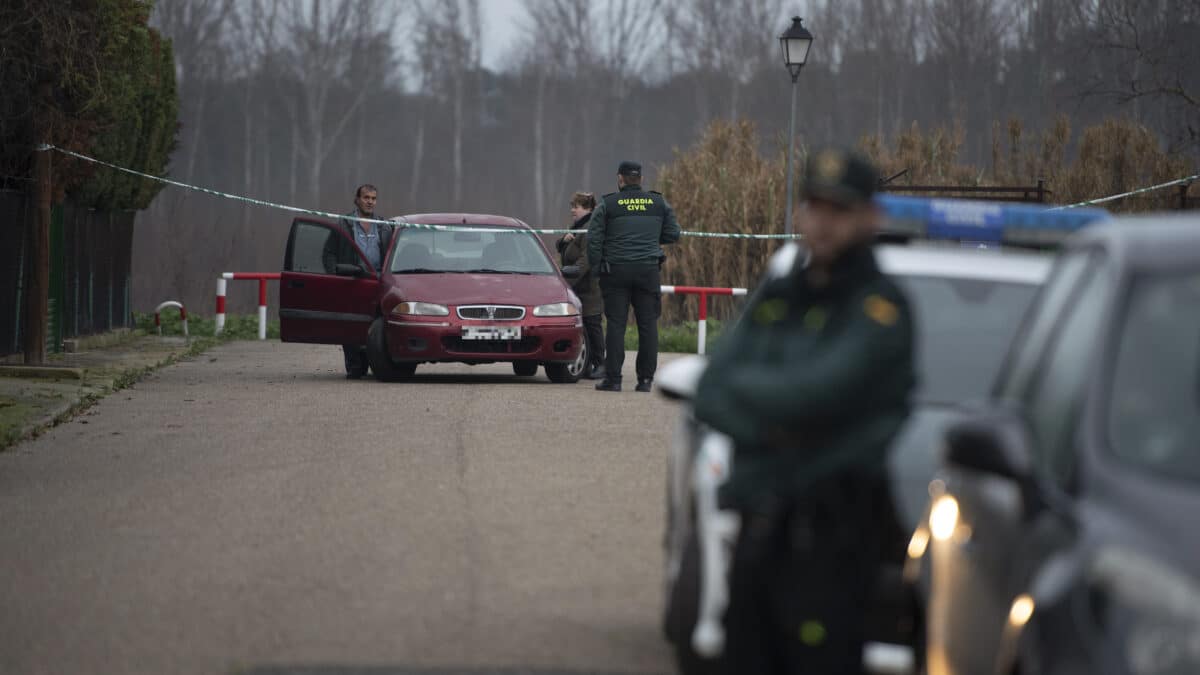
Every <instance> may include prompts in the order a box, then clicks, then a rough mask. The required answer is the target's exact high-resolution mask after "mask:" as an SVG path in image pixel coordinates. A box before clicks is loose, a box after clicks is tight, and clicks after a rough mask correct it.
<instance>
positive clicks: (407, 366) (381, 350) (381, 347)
mask: <svg viewBox="0 0 1200 675" xmlns="http://www.w3.org/2000/svg"><path fill="white" fill-rule="evenodd" d="M367 363H369V364H371V370H372V372H374V373H375V378H376V379H378V380H379V381H380V382H397V381H399V380H403V379H405V378H409V377H412V376H413V373H415V372H416V371H417V364H415V363H396V362H395V361H393V360H392V357H391V355H390V354H388V349H387V331H386V330H385V326H384V322H383V317H382V316H377V317H375V320H374V321H372V322H371V327H370V329H368V330H367Z"/></svg>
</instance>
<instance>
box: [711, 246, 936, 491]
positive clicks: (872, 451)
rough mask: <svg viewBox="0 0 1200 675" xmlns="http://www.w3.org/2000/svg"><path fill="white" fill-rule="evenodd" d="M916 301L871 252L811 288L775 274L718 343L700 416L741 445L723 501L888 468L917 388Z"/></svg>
mask: <svg viewBox="0 0 1200 675" xmlns="http://www.w3.org/2000/svg"><path fill="white" fill-rule="evenodd" d="M912 332H913V327H912V318H911V313H910V311H909V305H908V302H907V301H906V299H905V298H904V296H903V295H902V294H901V292H900V290H899V289H898V288H897V287H896V285H895V284H893V283H892V282H891V280H889V279H888V278H887V277H885V276H883V274H882V273H881V272H880V271H879V268H878V267H877V266H876V264H875V256H874V254H873V253H872V252H871V250H870V248H868V247H865V246H864V247H861V248H859V249H855V250H852V251H850V252H848V253H847V254H846V255H845V256H843V258H842V260H841V261H840V262H839V263H837V264H836V265H835V267H834V269H833V270H832V271H831V274H830V278H829V283H828V284H826V285H825V286H823V287H819V288H818V287H815V286H813V285H812V284H810V283H809V281H808V280H807V278H806V276H805V274H804V271H803V270H802V269H800V265H796V266H795V268H794V269H793V270H792V271H791V273H789V274H788V275H786V276H784V277H782V278H776V279H769V280H768V281H766V282H765V283H764V285H763V287H762V288H761V289H760V290H759V292H758V293H757V295H756V296H755V298H754V300H753V304H752V305H750V306H748V307H747V308H746V310H745V313H744V315H743V316H742V318H741V320H740V321H739V322H738V323H737V324H736V325H735V326H734V328H733V329H732V330H731V331H730V333H728V334H727V335H724V336H722V339H721V340H720V341H719V343H718V344H717V345H716V349H715V350H714V352H713V354H712V357H711V358H710V360H709V364H708V367H707V369H706V370H705V372H704V375H703V377H702V378H701V380H700V384H699V386H698V388H697V391H696V399H695V414H696V417H697V419H699V420H700V421H702V422H704V423H706V424H708V425H709V426H711V427H712V428H714V429H716V430H718V431H721V432H723V433H725V434H728V435H729V436H730V437H732V439H733V441H734V447H735V453H734V459H733V469H732V472H731V475H730V478H729V480H728V482H726V483H725V485H724V486H723V487H722V491H721V500H722V502H723V503H726V504H729V505H732V506H735V507H740V508H754V506H755V504H756V503H758V500H760V499H765V500H768V501H778V500H780V499H786V498H787V497H789V496H793V495H798V494H800V493H802V492H803V491H804V490H805V489H806V488H807V487H808V486H810V485H812V484H813V483H814V482H816V481H818V480H820V479H822V478H824V477H827V476H829V475H831V474H835V473H838V472H840V471H843V470H846V469H851V468H859V469H877V470H879V471H880V472H882V471H883V470H884V467H885V460H886V454H887V448H888V444H889V443H890V441H891V439H892V437H893V436H894V435H895V434H896V432H897V431H898V430H899V428H900V425H901V424H902V423H903V422H904V420H905V418H906V417H907V416H908V412H909V395H910V393H911V392H912V390H913V387H914V386H915V384H916V375H915V373H914V368H913V335H912Z"/></svg>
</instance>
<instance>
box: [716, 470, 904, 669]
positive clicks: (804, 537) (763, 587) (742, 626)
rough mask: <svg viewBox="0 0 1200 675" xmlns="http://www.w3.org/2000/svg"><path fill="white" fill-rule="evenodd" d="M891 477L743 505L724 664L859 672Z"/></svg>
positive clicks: (853, 478)
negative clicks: (748, 506) (786, 500)
mask: <svg viewBox="0 0 1200 675" xmlns="http://www.w3.org/2000/svg"><path fill="white" fill-rule="evenodd" d="M881 482H882V478H881V477H880V478H876V477H873V476H872V477H864V476H862V475H856V474H844V475H842V476H839V477H836V478H833V479H829V480H826V481H823V482H822V483H821V485H819V486H818V487H816V488H815V489H814V490H812V491H810V492H811V493H810V494H808V495H805V496H804V497H802V498H798V499H794V500H793V501H792V502H791V503H788V504H782V503H776V504H768V505H764V506H763V507H762V508H760V509H754V510H744V511H743V512H742V513H741V516H742V527H741V530H740V532H739V535H738V541H737V544H736V547H735V548H734V554H733V566H732V568H731V570H730V575H729V592H730V595H729V606H728V608H727V609H726V612H725V631H726V643H725V651H724V654H723V656H722V672H725V673H729V674H731V675H732V674H733V673H738V674H740V675H759V674H766V673H780V674H782V673H787V674H789V675H792V674H805V673H813V674H814V675H817V674H820V675H847V674H852V675H858V674H859V673H862V672H863V670H862V647H863V641H864V627H865V624H866V620H867V612H868V610H869V603H870V600H871V597H872V591H873V589H874V585H875V580H876V578H877V575H878V569H879V564H880V560H881V555H882V550H883V544H884V536H885V534H888V533H889V532H888V531H887V529H886V528H885V527H884V526H882V525H881V523H880V521H879V517H880V514H881V513H884V512H885V511H886V512H887V513H889V514H890V506H889V505H884V504H881V503H880V501H881V499H887V500H890V497H889V496H888V491H887V486H886V482H882V486H881Z"/></svg>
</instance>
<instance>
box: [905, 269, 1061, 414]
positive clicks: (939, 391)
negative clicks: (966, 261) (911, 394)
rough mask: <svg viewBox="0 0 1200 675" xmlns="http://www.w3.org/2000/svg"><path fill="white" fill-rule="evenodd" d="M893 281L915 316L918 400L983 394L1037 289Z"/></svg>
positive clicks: (949, 401)
mask: <svg viewBox="0 0 1200 675" xmlns="http://www.w3.org/2000/svg"><path fill="white" fill-rule="evenodd" d="M895 279H896V280H897V281H898V282H899V283H900V285H901V286H902V287H903V289H904V290H905V291H906V293H907V295H908V298H909V301H910V302H911V303H912V305H913V313H914V315H915V319H916V326H915V331H916V338H917V368H918V377H919V378H920V382H919V384H918V390H917V397H918V399H919V400H921V401H924V402H927V403H936V404H952V403H960V402H963V401H969V400H972V399H976V400H978V399H982V398H984V397H985V396H986V395H987V393H988V390H989V389H990V387H991V385H992V382H993V381H994V380H995V379H996V375H997V372H998V371H999V369H1000V364H1001V362H1002V361H1003V359H1004V355H1005V352H1007V351H1008V345H1009V343H1010V342H1011V341H1012V338H1013V336H1014V335H1015V334H1016V331H1017V328H1018V326H1019V324H1020V322H1021V317H1022V316H1023V315H1024V314H1025V310H1026V309H1028V308H1029V305H1030V303H1031V302H1032V301H1033V297H1034V295H1035V294H1036V293H1037V287H1036V286H1034V285H1033V284H1027V283H1015V282H997V281H988V280H979V279H955V278H946V277H922V276H907V275H906V276H897V277H895Z"/></svg>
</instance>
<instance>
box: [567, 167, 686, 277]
mask: <svg viewBox="0 0 1200 675" xmlns="http://www.w3.org/2000/svg"><path fill="white" fill-rule="evenodd" d="M676 241H679V223H678V222H676V220H675V210H674V209H672V208H671V205H670V204H668V203H667V200H666V199H663V196H662V195H661V194H660V193H658V192H654V191H649V192H647V191H645V190H642V187H641V186H640V185H626V186H625V187H623V188H621V190H620V191H619V192H613V193H610V194H606V195H604V197H603V198H602V199H601V200H600V203H599V204H597V205H596V208H595V209H594V210H593V211H592V220H591V222H589V223H588V247H587V256H588V260H590V261H591V263H592V265H593V266H595V267H599V265H600V261H602V260H607V261H608V262H610V263H612V264H614V265H627V264H646V265H657V264H658V258H659V256H660V255H661V254H662V249H661V245H662V244H673V243H675V242H676Z"/></svg>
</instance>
